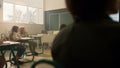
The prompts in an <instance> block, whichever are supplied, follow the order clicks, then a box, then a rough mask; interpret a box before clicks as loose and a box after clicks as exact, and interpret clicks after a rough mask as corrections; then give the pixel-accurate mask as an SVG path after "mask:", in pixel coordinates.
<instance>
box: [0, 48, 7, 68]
mask: <svg viewBox="0 0 120 68" xmlns="http://www.w3.org/2000/svg"><path fill="white" fill-rule="evenodd" d="M0 51H1V54H2V56H3V57H4V58H5V53H4V52H3V50H0ZM7 67H8V65H7V62H6V61H5V68H7Z"/></svg>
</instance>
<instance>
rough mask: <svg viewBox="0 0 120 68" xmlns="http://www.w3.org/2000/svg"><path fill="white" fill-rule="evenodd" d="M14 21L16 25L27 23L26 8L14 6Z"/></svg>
mask: <svg viewBox="0 0 120 68" xmlns="http://www.w3.org/2000/svg"><path fill="white" fill-rule="evenodd" d="M15 18H16V19H15V21H16V22H17V23H21V22H23V23H26V22H27V7H26V6H21V5H15Z"/></svg>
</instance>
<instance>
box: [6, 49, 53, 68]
mask: <svg viewBox="0 0 120 68" xmlns="http://www.w3.org/2000/svg"><path fill="white" fill-rule="evenodd" d="M7 57H8V56H7ZM24 59H32V57H31V56H25V57H24ZM24 59H22V60H24ZM41 59H48V60H52V58H51V53H50V49H46V50H44V54H39V55H38V56H35V58H34V61H33V62H28V63H25V64H23V65H20V68H31V65H32V64H33V63H34V62H35V61H38V60H41ZM7 64H8V68H17V66H15V65H11V63H9V62H7Z"/></svg>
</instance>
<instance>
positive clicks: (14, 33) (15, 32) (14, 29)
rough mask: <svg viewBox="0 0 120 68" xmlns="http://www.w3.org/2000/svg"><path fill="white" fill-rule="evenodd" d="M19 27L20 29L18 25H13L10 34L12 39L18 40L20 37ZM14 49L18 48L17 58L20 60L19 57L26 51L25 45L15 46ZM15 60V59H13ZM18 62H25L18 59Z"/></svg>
mask: <svg viewBox="0 0 120 68" xmlns="http://www.w3.org/2000/svg"><path fill="white" fill-rule="evenodd" d="M18 29H19V28H18V26H13V27H12V30H11V33H10V35H9V37H10V40H11V41H17V40H19V39H20V35H19V33H18ZM14 50H17V55H16V59H17V60H18V59H19V58H20V57H21V56H22V55H23V54H24V52H25V47H24V46H22V45H19V46H16V47H15V48H14ZM13 60H14V59H13ZM18 63H19V64H23V62H22V61H18Z"/></svg>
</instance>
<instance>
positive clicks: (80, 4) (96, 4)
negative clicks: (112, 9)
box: [66, 0, 112, 20]
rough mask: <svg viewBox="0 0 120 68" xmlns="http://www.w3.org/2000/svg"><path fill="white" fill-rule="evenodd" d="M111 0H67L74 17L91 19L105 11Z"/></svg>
mask: <svg viewBox="0 0 120 68" xmlns="http://www.w3.org/2000/svg"><path fill="white" fill-rule="evenodd" d="M109 1H112V0H66V5H67V8H68V10H69V11H70V12H71V14H72V15H73V17H74V19H76V18H77V17H79V18H81V19H82V20H91V19H95V18H96V19H97V18H100V17H101V16H102V15H103V14H104V13H105V10H106V8H107V7H108V2H109Z"/></svg>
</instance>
